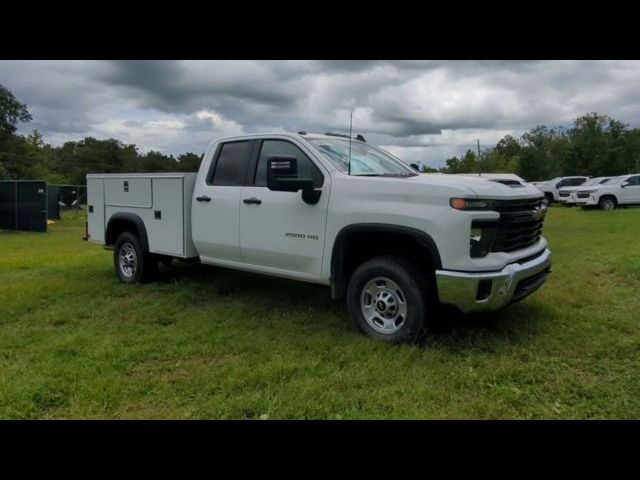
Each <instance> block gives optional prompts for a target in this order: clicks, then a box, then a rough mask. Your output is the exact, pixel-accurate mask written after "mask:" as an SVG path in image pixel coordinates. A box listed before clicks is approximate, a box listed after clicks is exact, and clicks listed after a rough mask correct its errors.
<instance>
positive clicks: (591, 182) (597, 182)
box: [580, 177, 610, 187]
mask: <svg viewBox="0 0 640 480" xmlns="http://www.w3.org/2000/svg"><path fill="white" fill-rule="evenodd" d="M609 180H610V179H609V178H602V177H596V178H591V179H589V180H587V181H586V182H584V183H583V184H582V185H580V186H581V187H588V186H590V185H600V184H601V183H607V182H608V181H609Z"/></svg>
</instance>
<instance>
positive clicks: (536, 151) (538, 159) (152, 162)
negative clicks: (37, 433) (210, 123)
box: [0, 85, 640, 184]
mask: <svg viewBox="0 0 640 480" xmlns="http://www.w3.org/2000/svg"><path fill="white" fill-rule="evenodd" d="M31 120H32V116H31V114H30V113H29V111H28V109H27V107H26V105H24V104H22V103H20V102H19V101H18V100H17V99H16V98H15V97H14V96H13V94H12V93H11V92H10V91H9V90H7V89H6V88H5V87H3V86H2V85H0V179H13V180H18V179H20V180H29V179H38V180H46V181H48V182H49V183H58V184H64V183H68V184H84V183H85V181H86V180H85V175H86V174H87V173H94V172H96V173H117V172H166V171H185V172H194V171H197V170H198V168H199V166H200V161H201V160H202V155H197V154H195V153H191V152H187V153H184V154H182V155H178V156H177V157H174V156H173V155H165V154H163V153H161V152H156V151H150V152H147V153H144V154H143V153H140V152H139V151H138V149H137V147H136V146H135V145H128V144H124V143H122V142H121V141H119V140H116V139H108V140H97V139H95V138H92V137H86V138H84V139H82V140H79V141H70V142H65V143H64V144H63V145H62V146H59V147H54V146H51V145H50V144H47V143H45V141H44V139H43V138H42V135H41V134H40V133H39V132H38V131H37V130H34V131H33V132H32V133H31V134H29V135H18V134H16V131H17V126H18V124H19V123H26V122H29V121H31ZM422 165H424V163H422ZM423 170H424V171H429V172H438V171H439V172H443V173H476V172H491V173H515V174H517V175H519V176H521V177H522V178H524V179H525V180H528V181H536V180H546V179H550V178H553V177H557V176H565V175H590V176H612V175H623V174H626V173H638V172H640V129H638V128H629V126H628V125H626V124H624V123H622V122H620V121H618V120H615V119H613V118H611V117H609V116H608V115H601V114H598V113H589V114H586V115H583V116H581V117H578V118H576V119H575V120H574V121H573V124H572V125H571V126H570V127H568V128H564V127H557V128H549V127H547V126H544V125H540V126H537V127H535V128H532V129H531V130H529V131H528V132H526V133H525V134H523V135H522V136H520V137H519V138H515V137H513V136H511V135H506V136H505V137H503V138H502V139H500V141H498V143H497V144H496V145H495V146H494V147H491V148H488V149H484V150H482V151H481V152H480V155H477V153H476V152H474V151H472V150H467V152H466V153H465V154H464V155H462V156H460V157H458V156H454V157H451V158H448V159H446V160H445V166H444V167H442V168H440V169H435V168H429V167H423Z"/></svg>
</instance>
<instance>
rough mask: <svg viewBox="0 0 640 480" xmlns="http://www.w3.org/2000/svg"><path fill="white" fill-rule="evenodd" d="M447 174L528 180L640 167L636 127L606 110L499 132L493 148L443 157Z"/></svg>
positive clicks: (639, 137) (615, 172) (632, 170)
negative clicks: (515, 132) (519, 131)
mask: <svg viewBox="0 0 640 480" xmlns="http://www.w3.org/2000/svg"><path fill="white" fill-rule="evenodd" d="M445 163H446V166H445V167H444V168H443V169H442V170H441V171H443V172H445V173H475V172H491V173H515V174H516V175H519V176H520V177H522V178H524V179H525V180H528V181H536V180H547V179H550V178H553V177H559V176H568V175H589V176H594V177H599V176H613V175H624V174H627V173H636V172H640V129H638V128H629V126H628V125H625V124H624V123H622V122H620V121H618V120H615V119H613V118H611V117H609V116H608V115H601V114H599V113H589V114H586V115H583V116H581V117H578V118H576V119H575V120H574V121H573V124H572V125H571V127H570V128H563V127H558V128H549V127H546V126H544V125H540V126H537V127H535V128H532V129H531V130H529V131H528V132H526V133H525V134H523V135H522V136H521V137H520V138H515V137H513V136H511V135H506V136H505V137H503V138H502V139H501V140H500V141H499V142H498V143H497V144H496V145H495V146H494V147H492V148H488V149H486V150H483V151H481V152H480V155H479V156H478V155H477V154H476V152H473V151H472V150H467V152H466V153H465V154H464V155H462V156H461V157H452V158H448V159H447V160H446V162H445Z"/></svg>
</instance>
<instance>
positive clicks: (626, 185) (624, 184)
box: [620, 182, 629, 188]
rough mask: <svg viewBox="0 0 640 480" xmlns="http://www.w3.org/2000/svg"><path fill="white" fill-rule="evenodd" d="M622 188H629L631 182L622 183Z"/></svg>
mask: <svg viewBox="0 0 640 480" xmlns="http://www.w3.org/2000/svg"><path fill="white" fill-rule="evenodd" d="M620 186H621V187H622V188H624V187H628V186H629V182H622V183H621V184H620Z"/></svg>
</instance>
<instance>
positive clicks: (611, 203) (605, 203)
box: [598, 197, 616, 210]
mask: <svg viewBox="0 0 640 480" xmlns="http://www.w3.org/2000/svg"><path fill="white" fill-rule="evenodd" d="M598 206H599V207H600V208H601V209H602V210H613V209H614V208H616V201H615V200H614V199H613V198H611V197H602V198H601V199H600V201H599V202H598Z"/></svg>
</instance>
